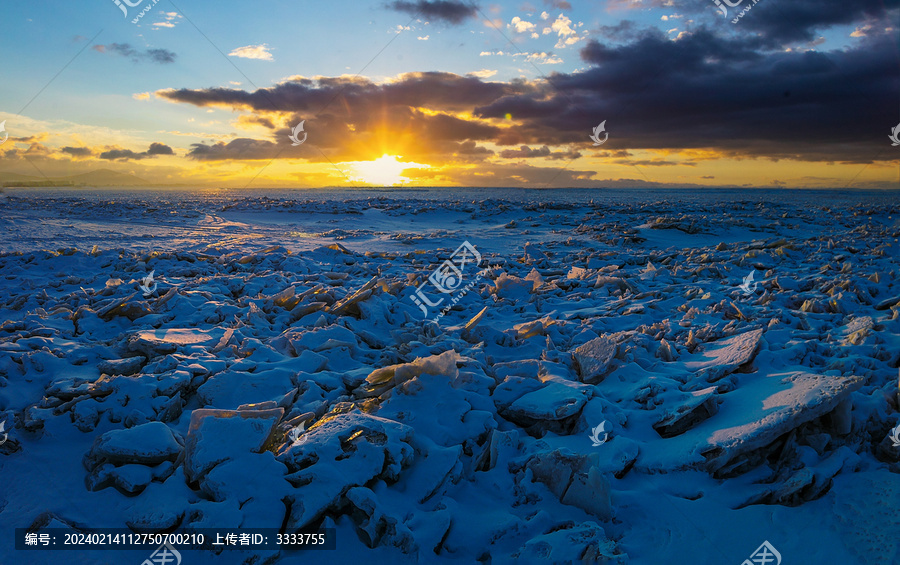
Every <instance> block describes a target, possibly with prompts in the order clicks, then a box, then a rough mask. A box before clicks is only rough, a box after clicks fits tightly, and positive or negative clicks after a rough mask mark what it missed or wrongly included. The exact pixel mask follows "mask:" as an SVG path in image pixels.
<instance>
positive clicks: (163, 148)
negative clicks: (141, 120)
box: [64, 143, 175, 161]
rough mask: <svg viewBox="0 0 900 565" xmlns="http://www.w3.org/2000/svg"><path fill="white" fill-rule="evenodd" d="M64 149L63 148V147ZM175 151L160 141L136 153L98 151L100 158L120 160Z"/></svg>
mask: <svg viewBox="0 0 900 565" xmlns="http://www.w3.org/2000/svg"><path fill="white" fill-rule="evenodd" d="M64 150H65V149H64ZM174 154H175V152H174V151H173V150H172V148H171V147H169V146H168V145H164V144H162V143H151V144H150V148H149V149H148V150H147V151H144V152H141V153H137V152H135V151H132V150H131V149H110V150H107V151H104V152H102V153H100V158H101V159H106V160H108V161H115V160H122V161H130V160H134V161H139V160H141V159H148V158H151V157H155V156H157V155H174Z"/></svg>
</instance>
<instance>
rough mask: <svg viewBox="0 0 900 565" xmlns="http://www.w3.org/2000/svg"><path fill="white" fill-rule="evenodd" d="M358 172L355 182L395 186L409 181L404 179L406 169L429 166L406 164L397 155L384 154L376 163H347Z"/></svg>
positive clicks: (426, 166)
mask: <svg viewBox="0 0 900 565" xmlns="http://www.w3.org/2000/svg"><path fill="white" fill-rule="evenodd" d="M347 164H348V165H350V166H351V167H352V168H353V170H354V171H355V172H356V175H355V177H354V178H353V180H354V181H361V182H364V183H366V184H371V185H376V186H379V185H380V186H394V185H397V184H403V183H404V182H405V181H408V180H409V179H408V178H406V177H404V176H403V175H402V174H401V173H403V171H404V170H406V169H427V168H428V165H422V164H420V163H412V162H409V163H405V162H403V161H400V157H398V156H396V155H388V154H384V155H382V156H381V157H379V158H378V159H375V160H374V161H351V162H349V163H347Z"/></svg>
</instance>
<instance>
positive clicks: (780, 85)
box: [156, 26, 900, 174]
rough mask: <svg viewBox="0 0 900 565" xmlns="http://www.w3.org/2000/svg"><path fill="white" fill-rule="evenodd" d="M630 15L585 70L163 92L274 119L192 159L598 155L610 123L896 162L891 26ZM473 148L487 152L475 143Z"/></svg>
mask: <svg viewBox="0 0 900 565" xmlns="http://www.w3.org/2000/svg"><path fill="white" fill-rule="evenodd" d="M626 28H627V29H628V30H629V34H630V36H631V37H633V39H630V40H628V41H627V42H624V43H605V42H601V41H599V40H592V41H590V42H588V43H587V44H586V45H585V46H584V47H583V48H582V49H580V51H579V54H580V56H581V59H582V62H583V65H584V68H582V69H579V70H578V71H577V72H572V73H565V72H554V73H552V74H550V75H549V76H548V77H547V78H542V79H536V80H525V79H514V80H510V81H506V82H500V81H494V82H489V81H488V78H489V77H488V76H487V73H486V72H484V71H475V73H472V74H469V75H467V76H460V75H456V74H453V73H442V72H427V73H421V72H417V73H406V74H402V75H398V76H396V77H392V78H391V79H390V80H386V81H381V82H374V81H372V80H369V79H367V78H365V77H349V76H343V77H316V78H313V79H310V78H305V77H296V79H295V80H289V81H285V82H282V83H281V84H277V85H275V86H272V87H269V88H265V89H258V90H249V91H245V90H240V89H225V88H206V89H178V90H164V91H159V92H157V93H156V96H157V97H159V98H161V99H164V100H168V101H170V102H175V103H186V104H192V105H194V106H197V107H202V108H213V107H216V108H227V109H229V110H236V111H238V112H242V113H244V114H245V115H246V116H248V118H247V119H249V116H252V117H253V119H256V120H258V121H257V122H256V124H257V127H263V128H265V129H266V130H268V131H269V132H270V133H269V135H268V136H264V137H266V138H265V139H249V138H242V139H239V140H232V141H229V142H227V143H225V142H222V143H219V144H217V145H203V146H195V147H194V149H192V151H191V153H190V155H189V156H190V157H191V158H192V159H204V160H216V159H220V160H221V159H234V160H241V159H266V158H269V159H271V158H274V157H275V156H276V155H278V156H279V158H282V159H305V160H308V161H315V162H325V160H326V158H325V157H324V156H323V153H324V155H326V156H327V158H328V159H331V160H332V161H333V162H338V161H341V160H345V161H359V160H365V159H366V158H378V157H380V156H381V155H382V153H383V152H384V151H383V149H384V148H385V146H387V148H388V149H389V150H390V151H391V152H393V154H396V155H403V157H404V158H405V159H410V160H412V161H415V162H418V163H425V162H428V163H437V164H440V163H448V162H464V161H467V160H469V161H470V160H471V159H482V160H487V162H493V160H495V159H498V158H510V159H527V160H530V161H532V162H534V161H535V159H534V157H545V158H547V159H552V158H554V157H553V156H554V155H558V154H560V153H563V154H565V153H566V151H575V150H582V151H584V152H585V153H589V154H590V155H591V156H592V158H599V151H598V150H596V149H592V148H591V147H590V141H589V138H588V135H589V134H590V130H591V127H592V126H593V125H595V124H597V123H599V122H601V121H603V120H609V122H608V126H609V128H608V129H609V132H610V138H609V142H608V144H607V145H606V146H604V147H605V148H608V147H612V148H614V149H616V150H627V151H629V152H632V153H636V152H638V151H643V152H644V153H642V154H640V155H639V156H638V157H636V158H637V159H640V160H641V161H640V162H643V163H645V164H647V165H648V166H652V167H656V168H660V167H666V166H673V165H677V164H680V165H685V166H694V165H695V164H696V163H697V162H699V161H702V160H707V159H722V158H731V159H770V160H779V159H787V160H791V161H808V162H823V161H824V162H838V163H872V162H874V160H875V159H878V160H880V161H881V162H882V163H888V162H890V161H891V159H896V156H895V154H890V153H885V152H884V151H882V149H883V147H882V145H883V144H884V143H886V139H884V138H886V134H887V133H888V128H889V127H890V126H893V124H887V125H886V124H885V116H892V115H894V116H895V115H896V99H895V97H894V95H893V93H895V92H897V91H900V76H898V74H897V70H896V50H895V47H892V44H891V41H890V40H889V38H888V37H886V36H877V37H864V38H860V39H858V40H853V41H854V45H852V46H851V47H845V48H841V49H835V50H831V51H827V52H816V51H805V52H801V51H783V50H778V51H770V50H767V49H766V48H765V47H764V43H765V40H764V39H762V38H760V37H757V36H742V35H731V34H729V35H728V36H727V37H726V36H719V35H716V34H715V33H713V32H712V31H711V30H709V29H706V28H704V27H702V26H699V27H695V28H694V29H693V31H692V33H691V34H690V35H685V36H683V37H682V38H681V39H680V40H678V41H672V40H670V39H669V38H668V37H666V35H665V34H664V33H663V32H662V31H660V30H658V29H652V28H651V29H646V30H641V31H637V30H635V29H634V27H633V26H623V27H622V28H620V29H622V30H624V29H626ZM525 56H526V57H528V56H530V57H535V58H539V59H542V60H545V61H548V60H552V58H553V57H554V56H553V55H552V54H548V53H532V54H530V55H525ZM861 100H865V103H864V104H862V105H861V103H860V101H861ZM272 101H277V107H275V106H273V102H272ZM301 119H305V120H307V122H306V130H307V131H308V132H309V140H308V141H307V143H305V144H304V145H303V146H301V147H297V148H291V147H290V143H289V140H288V139H287V134H288V132H289V129H290V126H292V125H293V124H295V123H296V122H298V121H299V120H301ZM895 123H896V122H894V124H895ZM255 131H258V130H255ZM348 140H352V143H348ZM522 146H526V149H522ZM544 146H546V147H547V148H548V150H547V151H549V153H544V151H545V150H544V149H543V147H544ZM465 147H471V148H473V149H472V150H473V151H474V148H476V147H478V148H481V150H480V152H476V153H474V154H468V153H466V152H465V151H464V148H465ZM311 148H315V150H312V149H311ZM494 150H496V152H497V153H489V151H494ZM282 152H283V153H282ZM536 152H537V153H536ZM654 153H656V154H654ZM571 154H572V155H574V154H575V153H574V152H573V153H571ZM504 156H505V157H504ZM626 156H627V155H626ZM573 158H575V157H573ZM623 164H627V163H626V162H624V161H623ZM423 174H425V173H423Z"/></svg>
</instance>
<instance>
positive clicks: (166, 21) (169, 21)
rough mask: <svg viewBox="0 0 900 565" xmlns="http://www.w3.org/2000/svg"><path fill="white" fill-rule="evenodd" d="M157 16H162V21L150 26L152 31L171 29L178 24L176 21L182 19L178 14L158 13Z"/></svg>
mask: <svg viewBox="0 0 900 565" xmlns="http://www.w3.org/2000/svg"><path fill="white" fill-rule="evenodd" d="M157 16H162V21H159V22H156V23H154V24H152V27H153V29H159V28H161V27H166V28H173V27H175V24H177V23H178V19H179V18H182V17H183V16H182V15H181V14H179V13H178V12H159V13H158V14H157Z"/></svg>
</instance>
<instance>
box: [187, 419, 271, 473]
mask: <svg viewBox="0 0 900 565" xmlns="http://www.w3.org/2000/svg"><path fill="white" fill-rule="evenodd" d="M282 415H284V409H282V408H274V409H270V410H216V409H210V408H198V409H197V410H194V412H193V413H192V414H191V425H190V428H188V435H187V438H186V439H185V459H184V474H185V477H187V480H188V482H194V481H197V480H198V479H200V478H201V477H202V476H205V475H206V474H207V473H209V471H211V470H212V469H213V468H214V467H215V466H216V465H219V464H220V463H222V462H224V461H228V460H230V459H234V458H237V457H239V456H241V455H243V454H244V453H248V452H255V453H258V452H261V451H262V450H263V448H264V447H265V446H266V444H267V442H268V441H269V439H270V438H271V437H272V432H273V431H274V430H275V424H277V423H278V421H279V420H280V419H281V417H282Z"/></svg>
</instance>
